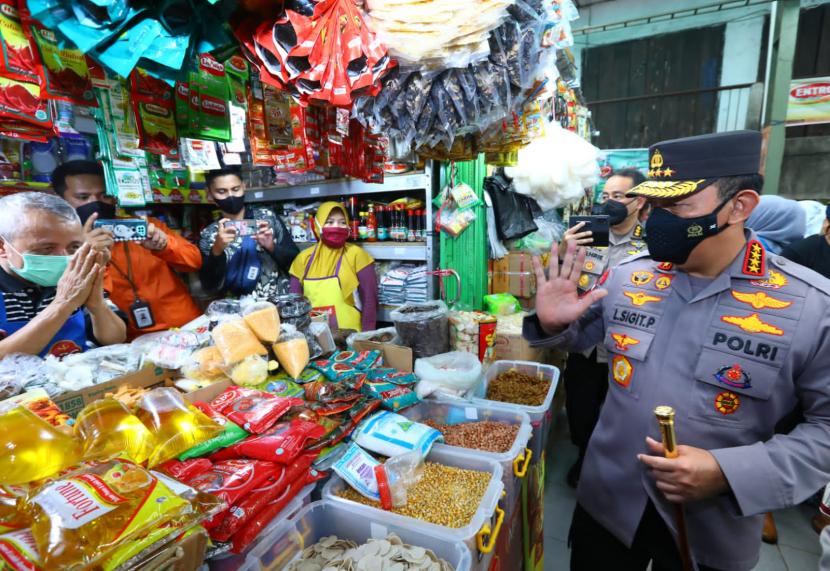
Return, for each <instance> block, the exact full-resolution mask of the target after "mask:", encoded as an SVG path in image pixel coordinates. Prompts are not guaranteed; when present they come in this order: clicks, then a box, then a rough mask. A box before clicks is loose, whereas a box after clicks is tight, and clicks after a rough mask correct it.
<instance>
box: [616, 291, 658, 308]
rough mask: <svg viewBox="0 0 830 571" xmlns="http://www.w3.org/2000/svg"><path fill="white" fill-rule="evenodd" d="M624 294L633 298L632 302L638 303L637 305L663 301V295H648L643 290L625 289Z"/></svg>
mask: <svg viewBox="0 0 830 571" xmlns="http://www.w3.org/2000/svg"><path fill="white" fill-rule="evenodd" d="M623 295H624V296H625V297H627V298H628V299H630V300H631V303H633V304H634V305H636V306H637V307H639V306H641V305H645V304H647V303H659V302H661V301H663V298H662V297H659V296H656V295H648V294H647V293H643V292H641V291H638V292H636V293H635V292H633V291H624V292H623Z"/></svg>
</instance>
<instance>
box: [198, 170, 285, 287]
mask: <svg viewBox="0 0 830 571" xmlns="http://www.w3.org/2000/svg"><path fill="white" fill-rule="evenodd" d="M205 181H206V183H207V189H208V194H209V196H210V198H211V199H212V200H213V202H214V203H215V204H216V206H217V207H219V210H220V211H221V219H220V220H219V221H218V222H214V223H213V224H211V225H210V226H208V227H207V228H205V229H204V230H203V231H202V234H201V237H200V239H199V249H200V250H201V252H202V257H203V258H204V264H203V265H202V271H201V273H200V278H201V281H202V286H203V287H204V288H205V289H206V290H208V291H210V292H215V293H219V294H222V295H224V294H228V293H230V294H231V295H247V294H250V293H254V294H255V295H256V297H257V298H259V299H267V298H269V297H272V296H274V295H279V294H284V293H288V290H289V281H288V268H289V267H290V266H291V262H293V261H294V258H295V257H296V256H297V254H298V253H299V250H298V249H297V246H296V245H295V244H294V241H293V240H292V239H291V234H290V233H289V232H288V230H287V229H286V228H285V225H284V224H283V223H282V221H281V220H280V219H279V217H277V216H276V215H275V214H274V212H273V211H272V210H270V209H268V208H263V207H258V206H246V205H245V183H244V182H243V181H242V177H241V176H240V174H239V170H238V169H233V168H225V169H221V170H215V171H211V172H209V173H207V175H206V176H205Z"/></svg>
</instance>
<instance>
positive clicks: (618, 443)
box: [524, 131, 830, 570]
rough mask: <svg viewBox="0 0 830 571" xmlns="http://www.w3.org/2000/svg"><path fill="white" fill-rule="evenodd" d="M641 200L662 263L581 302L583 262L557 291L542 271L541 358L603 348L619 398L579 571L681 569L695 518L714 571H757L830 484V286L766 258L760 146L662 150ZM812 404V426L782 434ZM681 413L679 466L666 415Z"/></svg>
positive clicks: (629, 263) (579, 517)
mask: <svg viewBox="0 0 830 571" xmlns="http://www.w3.org/2000/svg"><path fill="white" fill-rule="evenodd" d="M649 153H650V160H651V164H652V165H653V166H652V169H651V172H650V173H649V174H650V177H649V180H647V181H646V182H645V183H643V184H641V185H639V186H637V187H636V188H634V189H633V190H632V191H631V192H630V193H629V194H630V195H632V196H645V197H647V198H648V199H649V201H650V202H651V203H652V204H653V205H654V210H653V212H652V213H651V215H650V216H649V218H648V222H647V223H646V238H645V240H646V243H647V245H648V249H649V254H643V255H640V256H635V257H633V258H629V259H628V260H626V261H625V262H623V263H622V264H620V265H619V266H618V267H616V268H614V269H612V270H611V272H610V274H606V276H605V277H604V278H602V279H600V280H599V281H600V282H601V283H600V286H602V287H604V288H605V289H595V290H592V291H591V292H588V293H587V294H585V295H584V296H580V295H579V293H578V289H577V282H578V281H579V275H580V269H581V267H582V264H583V263H584V260H585V254H584V252H583V251H580V250H578V249H577V246H576V245H575V244H574V245H571V246H570V247H569V248H568V252H567V254H566V256H565V259H564V261H563V262H562V265H561V268H560V267H559V264H558V259H557V256H551V260H552V261H551V267H550V270H549V276H547V277H546V276H545V273H544V271H543V270H542V268H541V265H540V264H539V262H538V261H536V263H535V270H536V278H537V280H538V285H537V288H538V290H537V294H536V308H537V309H536V314H535V315H533V316H531V317H528V318H526V319H525V323H524V336H525V338H526V339H528V340H529V341H530V343H531V345H533V346H537V347H560V348H567V349H570V350H576V351H580V350H583V349H585V348H587V347H592V346H594V345H595V344H597V343H600V342H602V343H604V344H605V347H606V348H607V349H608V351H609V355H610V357H611V359H610V360H611V363H610V374H609V377H610V378H609V390H608V396H607V397H606V400H605V404H604V406H603V408H602V412H601V414H600V419H599V422H598V424H597V427H596V429H595V430H594V433H593V436H592V437H591V441H590V443H589V445H588V452H587V455H586V457H585V462H584V464H583V467H582V475H581V478H580V482H579V488H578V491H577V496H578V504H577V507H576V510H575V512H574V518H573V523H572V526H571V540H572V552H571V568H572V569H591V570H593V569H606V568H614V569H636V570H641V569H642V570H644V569H646V567H647V565H648V564H649V562H650V561H653V563H654V568H660V569H679V568H680V565H681V563H680V557H679V553H678V548H677V543H676V541H677V525H676V519H675V513H676V511H675V506H672V505H671V503H680V504H682V505H683V506H684V509H685V514H686V525H687V527H688V540H689V543H690V545H691V551H692V557H693V558H694V559H695V561H696V563H697V564H698V566H699V567H700V568H701V569H729V570H742V569H752V568H753V567H754V566H755V564H756V563H757V561H758V552H759V548H760V543H761V523H762V516H761V515H759V514H763V513H764V512H766V511H771V510H776V509H781V508H786V507H789V506H792V505H795V504H798V503H800V502H802V501H804V500H805V499H806V498H807V497H809V496H810V495H812V494H813V493H814V492H815V490H817V489H819V488H820V487H821V486H823V485H824V484H825V483H826V482H827V481H828V480H830V446H828V443H829V442H830V383H828V382H827V381H828V371H830V281H829V280H827V279H826V278H824V277H822V276H820V275H819V274H817V273H815V272H813V271H811V270H808V269H806V268H804V267H802V266H800V265H798V264H795V263H792V262H790V261H788V260H786V259H784V258H782V257H779V256H775V255H770V254H768V253H767V252H766V251H765V250H764V248H763V246H762V245H761V244H760V242H759V241H758V240H757V238H756V236H755V235H754V234H753V233H752V232H750V231H747V230H746V229H745V228H744V222H745V221H746V219H747V218H748V217H749V215H750V214H751V213H752V210H753V209H754V208H755V206H756V205H757V204H758V201H759V198H760V197H759V193H760V191H761V186H762V183H763V179H762V177H761V176H760V175H758V174H757V173H758V172H759V168H760V157H761V135H760V133H757V132H752V131H738V132H732V133H720V134H715V135H706V136H700V137H691V138H687V139H677V140H673V141H664V142H662V143H658V144H656V145H654V146H652V147H651V148H650V149H649ZM796 404H798V405H800V406H801V408H802V409H803V411H804V417H805V421H804V422H803V423H802V424H799V425H798V426H796V428H795V429H794V430H792V431H791V432H790V433H789V434H786V435H784V434H774V427H775V424H776V422H777V421H778V420H779V419H780V418H781V417H782V416H784V415H785V414H787V413H788V412H789V411H790V410H792V409H793V407H794V406H795V405H796ZM658 405H669V406H672V407H674V408H675V410H676V411H677V417H676V423H677V438H678V442H679V443H680V444H681V446H679V457H678V458H675V459H666V458H664V457H663V454H664V451H663V448H662V445H661V444H660V443H659V441H658V440H659V436H658V434H659V430H658V426H657V423H656V421H655V418H654V412H653V411H654V408H655V407H656V406H658Z"/></svg>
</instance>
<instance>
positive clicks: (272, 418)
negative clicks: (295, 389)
mask: <svg viewBox="0 0 830 571" xmlns="http://www.w3.org/2000/svg"><path fill="white" fill-rule="evenodd" d="M301 404H303V401H302V399H297V398H280V397H275V396H274V395H271V394H268V393H264V392H262V391H258V390H255V389H245V388H242V387H230V388H229V389H228V390H226V391H225V392H223V393H222V394H221V395H219V396H218V397H216V398H215V399H213V401H212V402H211V403H210V405H211V407H213V409H214V410H216V411H217V412H219V413H220V414H223V415H225V416H226V417H227V418H228V420H230V421H232V422H235V423H236V424H238V425H239V426H241V427H242V428H244V429H245V430H246V431H247V432H251V433H253V434H262V433H263V432H265V431H266V430H268V429H269V428H271V426H273V425H274V423H275V422H277V420H279V418H280V417H281V416H282V415H284V414H285V413H286V412H288V409H290V408H291V407H292V406H298V405H301Z"/></svg>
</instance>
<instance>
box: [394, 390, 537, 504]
mask: <svg viewBox="0 0 830 571" xmlns="http://www.w3.org/2000/svg"><path fill="white" fill-rule="evenodd" d="M401 415H403V416H405V417H406V418H408V419H409V420H413V421H415V422H422V423H424V424H429V425H430V426H432V427H433V428H437V429H438V430H440V431H441V432H442V434H443V435H444V444H437V443H436V444H434V445H433V448H435V447H438V448H444V447H446V448H451V449H461V450H476V451H477V452H476V453H477V454H479V455H481V456H484V457H487V458H492V459H493V460H495V461H496V462H498V463H499V464H501V468H502V481H503V482H504V490H505V492H507V496H506V498H505V499H506V502H505V503H504V504H503V505H504V506H505V507H506V508H507V510H508V514H507V517H508V519H509V517H510V515H511V512H510V510H512V509H513V508H514V507H515V505H516V501H517V500H518V497H519V493H520V492H521V483H522V478H524V475H525V473H526V471H527V462H528V461H530V460H532V455H531V453H530V451H529V450H528V448H527V446H528V441H529V440H530V435H531V433H532V431H533V430H532V428H531V426H530V417H529V416H528V415H527V413H526V412H524V411H521V410H518V409H516V408H515V407H512V408H511V407H508V406H502V405H501V404H496V403H487V404H482V403H477V404H475V403H470V402H464V401H459V400H455V399H452V400H450V399H437V400H425V401H421V402H420V403H418V404H417V405H415V406H413V407H410V408H408V409H406V410H403V411H401ZM445 427H446V428H445ZM479 450H480V452H478V451H479Z"/></svg>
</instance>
